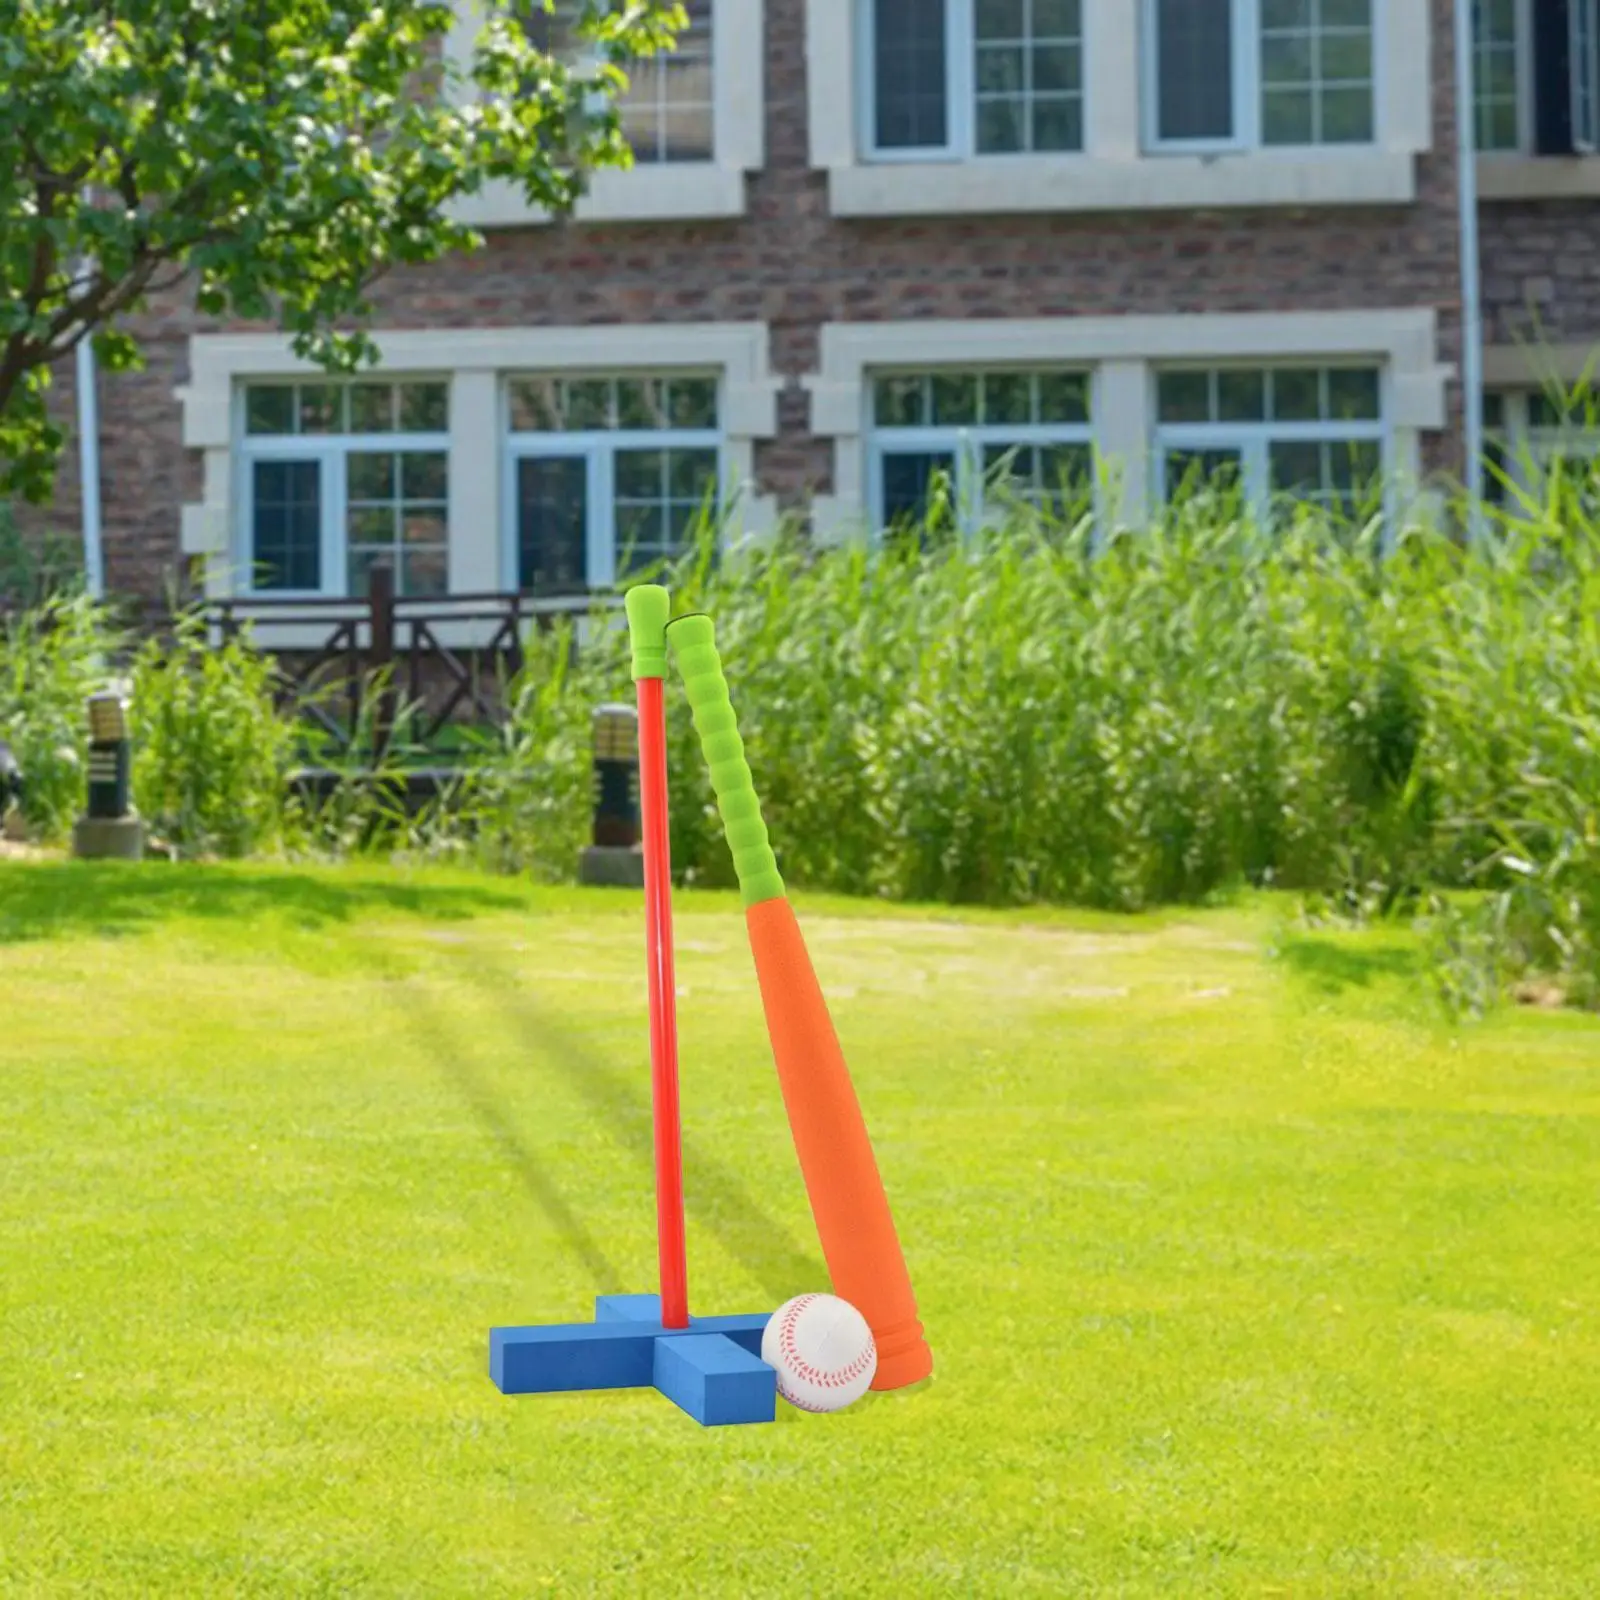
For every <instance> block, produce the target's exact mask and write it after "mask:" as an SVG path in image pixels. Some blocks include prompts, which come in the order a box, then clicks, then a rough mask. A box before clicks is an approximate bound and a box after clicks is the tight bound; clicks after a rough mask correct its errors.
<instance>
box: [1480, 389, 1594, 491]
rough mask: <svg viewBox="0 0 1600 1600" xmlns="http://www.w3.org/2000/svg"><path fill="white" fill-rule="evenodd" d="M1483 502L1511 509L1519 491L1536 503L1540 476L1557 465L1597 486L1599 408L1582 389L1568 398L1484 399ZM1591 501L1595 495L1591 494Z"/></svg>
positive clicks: (1503, 394) (1520, 392)
mask: <svg viewBox="0 0 1600 1600" xmlns="http://www.w3.org/2000/svg"><path fill="white" fill-rule="evenodd" d="M1483 425H1484V455H1485V458H1486V470H1485V471H1484V474H1483V497H1484V499H1485V500H1487V501H1489V502H1490V504H1492V505H1515V503H1516V497H1517V495H1518V493H1519V492H1520V493H1521V494H1523V495H1527V496H1528V497H1529V498H1531V499H1532V500H1533V501H1534V502H1535V503H1536V504H1537V503H1538V502H1539V501H1540V499H1541V498H1542V496H1543V494H1544V486H1543V484H1542V482H1541V479H1542V476H1543V474H1544V473H1546V472H1548V471H1549V470H1550V469H1551V468H1552V467H1553V466H1554V465H1555V464H1556V463H1557V462H1561V463H1563V465H1564V466H1565V468H1566V470H1567V472H1568V474H1569V475H1573V474H1576V475H1581V476H1582V477H1583V479H1584V480H1585V482H1586V483H1595V484H1597V485H1600V479H1597V478H1596V477H1595V474H1596V472H1597V471H1600V405H1597V403H1596V399H1595V396H1594V395H1593V394H1592V393H1590V392H1589V391H1588V390H1587V389H1585V388H1584V387H1583V386H1581V385H1580V386H1579V387H1578V389H1577V390H1576V391H1575V392H1574V393H1572V394H1570V395H1569V394H1563V393H1561V392H1560V391H1556V392H1553V393H1552V392H1549V391H1546V390H1536V389H1510V390H1501V391H1492V392H1490V393H1487V394H1485V395H1484V397H1483ZM1589 492H1590V494H1591V496H1592V495H1593V494H1594V491H1593V490H1590V491H1589Z"/></svg>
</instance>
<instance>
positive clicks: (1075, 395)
mask: <svg viewBox="0 0 1600 1600" xmlns="http://www.w3.org/2000/svg"><path fill="white" fill-rule="evenodd" d="M1039 420H1040V421H1041V422H1087V421H1088V420H1089V379H1088V377H1087V375H1086V374H1084V373H1082V372H1046V373H1042V374H1041V375H1040V378H1039Z"/></svg>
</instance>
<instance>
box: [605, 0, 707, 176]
mask: <svg viewBox="0 0 1600 1600" xmlns="http://www.w3.org/2000/svg"><path fill="white" fill-rule="evenodd" d="M684 9H685V10H686V12H687V14H688V18H689V26H688V27H687V28H685V29H684V30H683V31H682V32H680V33H679V35H678V42H677V44H676V46H675V47H674V48H673V49H672V50H671V51H670V52H666V53H664V54H662V55H659V56H653V57H651V58H650V59H649V60H646V61H639V62H636V63H634V65H633V66H631V67H629V68H628V69H627V71H628V87H627V89H626V90H625V91H624V92H623V94H622V95H621V97H620V98H619V100H618V102H617V105H618V110H619V112H620V115H621V121H622V127H623V132H624V134H625V135H626V137H627V140H628V144H629V147H630V148H631V149H632V151H633V154H634V159H635V160H637V161H709V160H711V158H712V154H713V148H712V147H713V132H714V122H715V118H714V116H713V111H712V106H713V95H712V51H713V44H712V0H688V3H687V4H686V6H685V8H684Z"/></svg>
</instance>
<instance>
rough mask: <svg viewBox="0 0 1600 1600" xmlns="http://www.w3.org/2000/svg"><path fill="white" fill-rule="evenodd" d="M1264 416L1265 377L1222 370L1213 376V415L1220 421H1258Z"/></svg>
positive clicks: (1256, 373) (1257, 374)
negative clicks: (1215, 388)
mask: <svg viewBox="0 0 1600 1600" xmlns="http://www.w3.org/2000/svg"><path fill="white" fill-rule="evenodd" d="M1266 415H1267V375H1266V374H1265V373H1264V372H1257V371H1250V370H1244V371H1239V370H1234V369H1229V368H1224V369H1223V370H1222V371H1220V372H1219V373H1218V374H1217V416H1218V418H1219V420H1221V421H1223V422H1261V421H1263V420H1264V419H1265V417H1266Z"/></svg>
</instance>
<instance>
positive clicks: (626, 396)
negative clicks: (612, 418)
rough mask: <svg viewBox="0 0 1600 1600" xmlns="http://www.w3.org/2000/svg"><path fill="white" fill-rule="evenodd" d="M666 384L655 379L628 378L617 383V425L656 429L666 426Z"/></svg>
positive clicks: (620, 426)
mask: <svg viewBox="0 0 1600 1600" xmlns="http://www.w3.org/2000/svg"><path fill="white" fill-rule="evenodd" d="M666 422H667V407H666V385H665V384H662V383H659V382H657V381H655V380H653V379H647V378H626V379H624V380H623V381H622V382H621V383H619V384H618V385H617V426H618V427H619V428H637V429H641V430H651V431H653V430H655V429H657V428H662V427H665V426H666Z"/></svg>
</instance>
